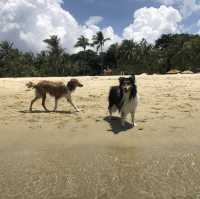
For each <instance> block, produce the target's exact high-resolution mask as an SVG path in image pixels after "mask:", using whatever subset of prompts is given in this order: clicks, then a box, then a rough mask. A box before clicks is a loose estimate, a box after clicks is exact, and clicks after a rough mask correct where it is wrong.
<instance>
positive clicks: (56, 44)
mask: <svg viewBox="0 0 200 199" xmlns="http://www.w3.org/2000/svg"><path fill="white" fill-rule="evenodd" d="M44 42H45V43H46V44H47V45H48V46H47V48H48V49H49V53H50V54H51V55H60V54H62V53H63V51H64V50H63V49H62V48H61V47H60V39H59V38H58V36H57V35H52V36H50V38H49V39H45V40H44Z"/></svg>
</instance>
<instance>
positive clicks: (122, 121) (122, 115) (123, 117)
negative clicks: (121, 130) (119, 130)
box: [121, 112, 127, 127]
mask: <svg viewBox="0 0 200 199" xmlns="http://www.w3.org/2000/svg"><path fill="white" fill-rule="evenodd" d="M126 117H127V114H126V113H124V112H121V125H122V127H125V121H126Z"/></svg>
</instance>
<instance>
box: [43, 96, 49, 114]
mask: <svg viewBox="0 0 200 199" xmlns="http://www.w3.org/2000/svg"><path fill="white" fill-rule="evenodd" d="M45 100H46V93H45V94H44V95H43V96H42V106H43V108H44V110H45V111H49V110H48V109H47V107H46V106H45Z"/></svg>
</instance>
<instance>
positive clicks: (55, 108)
mask: <svg viewBox="0 0 200 199" xmlns="http://www.w3.org/2000/svg"><path fill="white" fill-rule="evenodd" d="M57 106H58V99H57V98H56V97H55V106H54V109H53V111H54V112H55V111H56V110H57Z"/></svg>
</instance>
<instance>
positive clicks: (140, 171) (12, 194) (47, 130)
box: [0, 74, 200, 199]
mask: <svg viewBox="0 0 200 199" xmlns="http://www.w3.org/2000/svg"><path fill="white" fill-rule="evenodd" d="M136 78H137V85H138V91H139V95H140V103H139V107H138V110H137V114H136V123H137V124H138V126H137V127H135V128H130V125H129V124H128V123H127V129H126V130H125V131H124V130H123V129H121V128H120V125H119V118H118V117H117V116H118V114H116V115H115V116H116V117H115V118H114V120H113V121H112V123H111V124H110V123H109V122H108V118H107V94H108V90H109V87H110V86H111V85H115V84H117V83H118V81H117V79H118V77H115V76H113V77H80V78H79V79H80V81H81V82H82V83H83V84H84V87H83V88H80V89H78V90H77V92H75V93H74V95H73V100H74V102H75V104H77V105H78V107H79V108H80V109H82V111H81V112H80V113H75V112H74V110H73V108H72V107H71V106H70V105H69V104H68V103H67V102H66V101H65V99H62V100H60V101H59V106H58V110H59V111H58V112H57V113H53V112H50V113H46V112H44V111H43V109H42V107H41V101H38V102H36V103H35V105H34V107H33V110H34V112H33V113H29V112H28V107H29V103H30V100H31V99H32V98H33V96H34V94H33V91H27V89H26V88H25V83H27V82H28V81H29V80H32V81H35V82H37V81H39V80H40V79H42V78H16V79H14V78H12V79H11V78H8V79H0V104H1V112H0V198H1V199H40V198H41V199H68V198H69V199H72V198H73V199H75V198H79V199H90V198H91V199H112V198H113V199H122V198H126V199H129V198H130V199H132V198H136V199H143V198H144V199H149V198H158V199H161V198H164V199H168V198H169V199H172V198H174V199H175V198H177V199H179V198H181V199H182V198H184V199H186V198H192V199H199V198H200V154H199V149H200V75H180V74H179V75H165V76H161V75H152V76H148V75H141V76H137V77H136ZM45 79H51V80H63V81H67V80H69V78H45ZM53 105H54V100H53V98H50V97H48V100H47V106H48V107H49V109H52V108H53ZM128 121H130V118H128Z"/></svg>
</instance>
